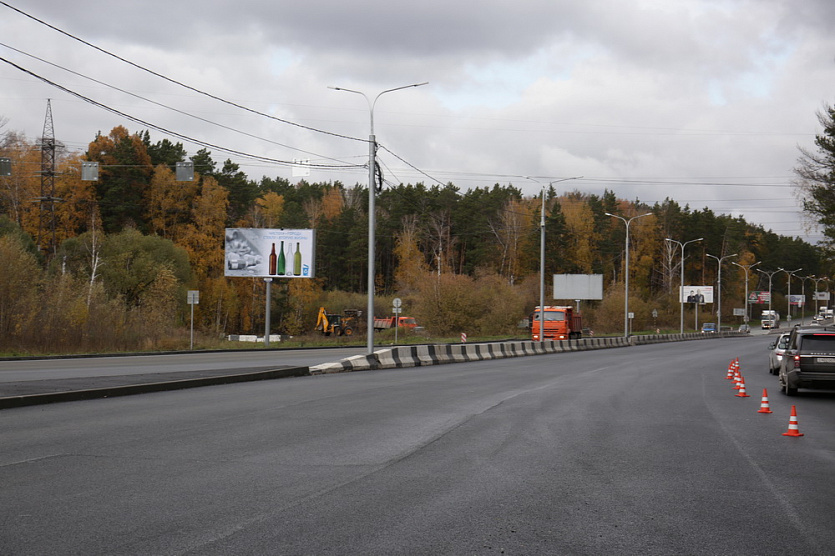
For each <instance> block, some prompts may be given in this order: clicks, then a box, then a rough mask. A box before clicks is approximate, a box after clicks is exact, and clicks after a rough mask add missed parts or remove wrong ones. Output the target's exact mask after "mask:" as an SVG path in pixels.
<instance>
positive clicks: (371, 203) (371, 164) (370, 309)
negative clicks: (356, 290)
mask: <svg viewBox="0 0 835 556" xmlns="http://www.w3.org/2000/svg"><path fill="white" fill-rule="evenodd" d="M427 83H428V81H426V82H423V83H413V84H412V85H403V86H402V87H395V88H393V89H386V90H385V91H382V92H380V93H378V94H377V96H376V97H374V100H373V101H372V100H371V99H369V98H368V96H367V95H366V94H365V93H363V92H362V91H355V90H353V89H346V88H344V87H328V88H329V89H333V90H335V91H345V92H348V93H356V94H358V95H362V96H363V97H364V98H365V101H366V102H367V103H368V112H369V114H370V116H371V133H370V134H369V135H368V306H367V307H366V315H365V319H366V320H367V321H368V327H367V334H368V355H371V354H372V353H374V273H375V270H374V257H375V254H374V235H375V229H374V228H375V221H374V212H375V210H376V207H375V196H376V191H375V190H376V187H375V185H374V182H375V178H376V174H377V170H376V168H375V164H376V161H375V156H376V154H377V140H376V138H375V137H374V106H375V105H376V104H377V99H379V98H380V97H381V96H383V95H384V94H386V93H391V92H392V91H399V90H401V89H409V88H412V87H420V86H421V85H426V84H427Z"/></svg>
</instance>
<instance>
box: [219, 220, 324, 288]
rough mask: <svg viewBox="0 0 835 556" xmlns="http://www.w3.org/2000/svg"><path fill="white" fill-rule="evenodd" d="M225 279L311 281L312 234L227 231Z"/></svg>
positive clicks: (314, 237)
mask: <svg viewBox="0 0 835 556" xmlns="http://www.w3.org/2000/svg"><path fill="white" fill-rule="evenodd" d="M224 249H225V265H224V266H225V271H224V275H225V276H233V277H234V276H237V277H247V278H313V277H314V275H315V265H314V261H315V260H316V233H315V230H282V229H269V228H226V241H225V246H224Z"/></svg>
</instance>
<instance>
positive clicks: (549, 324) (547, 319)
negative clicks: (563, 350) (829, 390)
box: [530, 305, 583, 341]
mask: <svg viewBox="0 0 835 556" xmlns="http://www.w3.org/2000/svg"><path fill="white" fill-rule="evenodd" d="M542 314H543V317H544V324H545V331H544V334H543V337H542V338H540V335H539V305H537V306H536V307H534V310H533V313H531V316H530V323H531V339H533V340H535V341H539V340H540V339H543V340H573V339H579V338H582V337H583V319H582V317H581V316H580V314H579V313H575V312H574V308H573V307H571V306H564V305H546V306H545V310H544V311H543V313H542Z"/></svg>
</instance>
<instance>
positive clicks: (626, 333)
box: [606, 212, 652, 338]
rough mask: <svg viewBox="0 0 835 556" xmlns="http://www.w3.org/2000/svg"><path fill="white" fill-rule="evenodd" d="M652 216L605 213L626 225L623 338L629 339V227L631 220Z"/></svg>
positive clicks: (647, 214)
mask: <svg viewBox="0 0 835 556" xmlns="http://www.w3.org/2000/svg"><path fill="white" fill-rule="evenodd" d="M650 214H652V213H651V212H648V213H646V214H639V215H638V216H633V217H632V218H629V219H626V218H624V217H623V216H618V215H617V214H612V213H610V212H607V213H606V216H611V217H612V218H617V219H619V220H622V221H623V223H624V224H626V256H625V261H624V263H625V267H626V268H625V272H624V282H625V284H624V291H623V337H624V338H628V337H629V225H630V224H631V223H632V221H633V220H635V219H636V218H643V217H644V216H649V215H650Z"/></svg>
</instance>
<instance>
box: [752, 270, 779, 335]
mask: <svg viewBox="0 0 835 556" xmlns="http://www.w3.org/2000/svg"><path fill="white" fill-rule="evenodd" d="M757 272H761V273H762V274H765V275H766V276H768V312H769V314H771V278H772V277H773V276H774V275H775V274H777V273H778V272H780V271H779V270H772V271H771V272H768V271H766V270H762V269H759V268H758V269H757ZM775 324H776V322H775Z"/></svg>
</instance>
